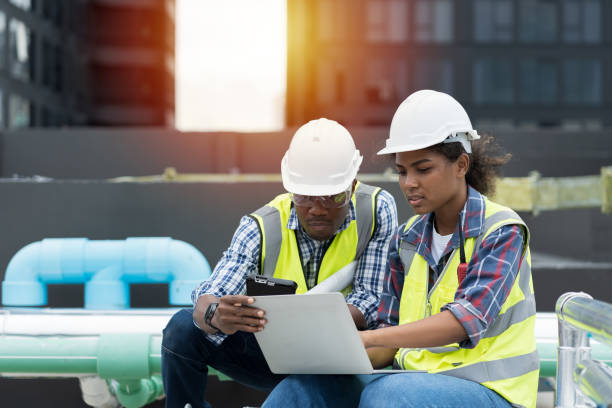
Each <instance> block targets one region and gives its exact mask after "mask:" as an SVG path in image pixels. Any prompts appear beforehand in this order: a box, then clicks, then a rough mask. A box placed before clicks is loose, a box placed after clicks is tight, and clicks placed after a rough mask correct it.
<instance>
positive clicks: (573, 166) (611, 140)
mask: <svg viewBox="0 0 612 408" xmlns="http://www.w3.org/2000/svg"><path fill="white" fill-rule="evenodd" d="M350 131H351V132H352V134H353V137H354V139H355V143H356V145H357V147H358V148H359V149H360V150H361V152H362V154H363V156H364V162H363V164H362V168H361V171H362V172H365V173H376V172H382V171H384V170H385V169H386V168H388V167H392V164H393V163H392V162H390V160H389V158H388V157H380V156H376V151H378V150H379V149H380V148H382V147H383V146H384V140H385V139H386V137H387V133H388V129H386V128H381V127H379V128H354V129H353V128H351V129H350ZM293 132H294V129H289V130H286V131H282V132H271V133H183V132H178V131H175V130H169V129H161V128H150V129H112V130H109V129H99V128H82V129H79V128H69V129H60V130H47V129H44V130H42V129H26V130H20V131H14V132H5V133H1V134H0V176H1V177H12V176H13V175H15V174H17V175H21V176H26V177H27V176H32V175H41V176H46V177H51V178H58V179H104V178H110V177H117V176H143V175H151V174H161V173H162V172H163V171H164V168H166V167H169V166H174V167H175V168H176V169H177V171H179V172H183V173H227V172H230V171H239V172H241V173H278V172H279V171H280V161H281V158H282V156H283V154H284V153H285V151H286V150H287V147H288V146H289V141H290V140H291V136H292V134H293ZM611 133H612V132H611V131H601V132H588V133H568V132H556V131H533V132H517V131H514V132H509V131H505V132H502V131H500V132H496V133H495V136H496V138H497V139H498V141H499V143H500V144H501V145H502V147H503V148H504V149H505V150H506V151H508V152H510V153H512V154H513V158H512V160H511V161H510V162H509V163H508V164H507V165H506V167H505V171H504V174H505V175H506V176H510V177H518V176H526V175H527V174H528V173H529V172H530V171H532V170H538V171H539V172H540V173H542V176H545V177H560V176H579V175H589V174H599V171H600V170H599V169H600V167H601V166H606V165H608V166H609V165H612V134H611Z"/></svg>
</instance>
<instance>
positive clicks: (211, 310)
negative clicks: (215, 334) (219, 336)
mask: <svg viewBox="0 0 612 408" xmlns="http://www.w3.org/2000/svg"><path fill="white" fill-rule="evenodd" d="M217 306H219V303H217V302H213V303H209V304H208V307H207V308H206V312H205V313H204V323H206V324H207V325H208V326H210V327H212V328H213V329H215V330H216V331H219V328H217V327H215V326H214V325H213V324H212V322H211V321H212V318H213V316H214V315H215V312H216V311H217Z"/></svg>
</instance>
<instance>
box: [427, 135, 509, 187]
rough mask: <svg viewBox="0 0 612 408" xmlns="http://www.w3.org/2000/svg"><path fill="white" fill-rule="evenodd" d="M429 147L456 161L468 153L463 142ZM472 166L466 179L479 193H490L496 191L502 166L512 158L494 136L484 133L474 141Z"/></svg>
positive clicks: (470, 156) (470, 155)
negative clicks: (496, 182) (496, 183)
mask: <svg viewBox="0 0 612 408" xmlns="http://www.w3.org/2000/svg"><path fill="white" fill-rule="evenodd" d="M429 149H431V150H433V151H435V152H437V153H440V154H441V155H443V156H444V157H446V158H447V159H448V160H450V161H451V162H455V161H456V160H457V159H458V158H459V156H461V154H462V153H466V151H465V149H464V148H463V146H462V145H461V143H439V144H437V145H434V146H431V147H430V148H429ZM466 154H467V155H468V156H469V158H470V167H469V169H468V172H467V174H466V175H465V179H466V181H467V183H468V184H469V185H470V186H472V187H473V188H474V189H476V190H477V191H478V192H479V193H481V194H484V195H490V194H492V193H493V192H494V191H495V180H496V179H497V178H498V177H499V176H500V175H501V167H502V166H503V165H504V164H506V163H507V162H508V160H510V158H511V157H512V155H511V154H510V153H506V154H504V153H502V150H501V147H500V146H499V145H498V144H497V143H496V142H495V139H494V137H493V136H490V135H484V136H482V137H481V138H480V139H479V140H476V141H474V142H472V153H471V154H469V153H466Z"/></svg>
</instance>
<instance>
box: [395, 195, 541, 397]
mask: <svg viewBox="0 0 612 408" xmlns="http://www.w3.org/2000/svg"><path fill="white" fill-rule="evenodd" d="M417 217H418V216H415V217H412V218H411V219H410V220H409V221H408V222H407V224H406V230H407V229H408V228H409V227H410V226H411V225H412V224H413V223H414V222H415V220H416V219H417ZM511 224H513V225H521V226H523V227H524V229H525V231H526V236H525V248H524V252H523V257H522V261H521V267H520V270H519V274H518V276H517V278H516V280H515V282H514V285H513V286H512V288H511V290H510V293H509V295H508V298H507V299H506V301H505V303H504V304H503V306H502V308H501V310H500V313H499V315H498V316H497V318H496V319H495V321H494V322H493V323H492V324H491V325H490V326H489V327H488V329H487V330H486V331H485V332H484V333H483V334H482V336H481V339H480V341H479V342H478V344H477V345H476V347H475V348H473V349H466V348H460V347H459V344H458V343H454V344H449V345H446V346H444V347H432V348H425V349H414V348H402V349H399V350H398V352H397V354H396V355H395V360H396V362H397V364H398V365H399V366H400V367H401V368H403V369H407V370H411V369H415V370H427V371H428V372H430V373H441V374H446V375H452V376H455V377H460V378H464V379H467V380H471V381H475V382H478V383H480V384H482V385H484V386H485V387H488V388H490V389H492V390H494V391H495V392H497V393H498V394H500V395H501V396H503V397H504V398H505V399H506V400H508V401H509V402H510V403H511V404H513V406H517V407H535V406H536V396H537V391H538V376H539V368H540V365H539V358H538V353H537V350H536V341H535V333H534V327H535V319H536V308H535V297H534V293H533V283H532V280H531V256H530V253H529V231H528V229H527V226H526V225H525V223H524V222H523V220H522V219H521V218H520V217H519V216H518V215H517V214H516V213H515V212H514V211H513V210H511V209H509V208H507V207H504V206H502V205H499V204H496V203H494V202H492V201H489V200H485V221H484V226H483V228H482V233H481V235H479V236H477V237H472V238H467V239H466V240H465V245H464V248H465V257H466V261H467V262H468V263H469V261H470V259H471V258H472V254H473V253H474V251H475V249H477V248H478V247H480V244H481V243H482V240H483V239H484V238H485V237H486V236H487V235H489V234H490V233H491V232H493V231H495V230H497V229H498V228H500V227H501V226H503V225H511ZM399 251H400V259H401V261H402V264H403V266H404V271H406V272H405V277H404V286H403V288H402V295H401V299H400V310H399V324H405V323H409V322H414V321H417V320H420V319H423V318H425V317H427V316H430V315H431V314H432V312H433V313H434V314H435V313H439V312H440V308H441V307H442V306H444V305H446V304H448V303H451V302H453V301H454V299H455V292H456V291H457V288H458V287H459V282H458V278H457V266H458V265H459V263H460V259H459V250H458V249H455V251H454V252H453V253H452V254H451V255H450V257H449V260H448V261H447V263H446V265H445V266H444V269H443V271H442V274H441V275H440V277H439V278H438V280H437V281H436V283H435V284H434V286H433V287H432V288H431V289H429V288H428V282H429V265H428V264H427V262H426V261H425V259H424V258H423V257H422V256H421V255H419V254H417V253H416V251H415V247H414V246H413V245H411V244H409V243H407V242H404V241H402V242H401V243H400V249H399Z"/></svg>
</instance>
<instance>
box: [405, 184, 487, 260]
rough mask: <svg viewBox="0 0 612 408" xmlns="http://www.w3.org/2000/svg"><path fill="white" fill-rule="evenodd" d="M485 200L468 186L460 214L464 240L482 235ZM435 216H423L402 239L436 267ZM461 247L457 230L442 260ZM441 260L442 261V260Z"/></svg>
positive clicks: (431, 214) (430, 214)
mask: <svg viewBox="0 0 612 408" xmlns="http://www.w3.org/2000/svg"><path fill="white" fill-rule="evenodd" d="M484 200H485V198H484V196H483V195H482V194H480V193H479V192H478V191H476V190H474V189H473V188H472V187H470V186H468V197H467V200H466V202H465V205H464V206H463V209H462V210H461V212H460V213H459V217H460V218H461V222H462V226H463V236H464V238H474V237H477V236H478V235H480V234H481V233H482V228H483V226H484V216H485V201H484ZM433 223H434V214H433V213H428V214H424V215H421V216H419V217H418V218H417V220H416V221H415V222H414V223H413V224H412V225H411V226H410V228H408V229H407V230H406V231H403V232H401V235H400V239H401V240H403V241H405V242H407V243H409V244H411V245H414V246H415V248H416V252H417V253H418V254H419V255H421V256H422V257H423V258H425V260H426V261H427V263H428V264H429V265H430V266H432V267H434V268H435V267H436V266H437V265H436V264H435V262H434V260H433V256H432V254H431V240H432V239H433ZM458 247H459V232H458V229H457V228H455V231H454V232H453V236H452V238H451V240H450V241H449V243H448V245H447V247H446V249H445V250H444V252H443V253H442V258H444V257H445V256H446V254H447V253H449V252H450V251H452V250H453V249H455V248H458ZM442 258H441V259H442Z"/></svg>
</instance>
